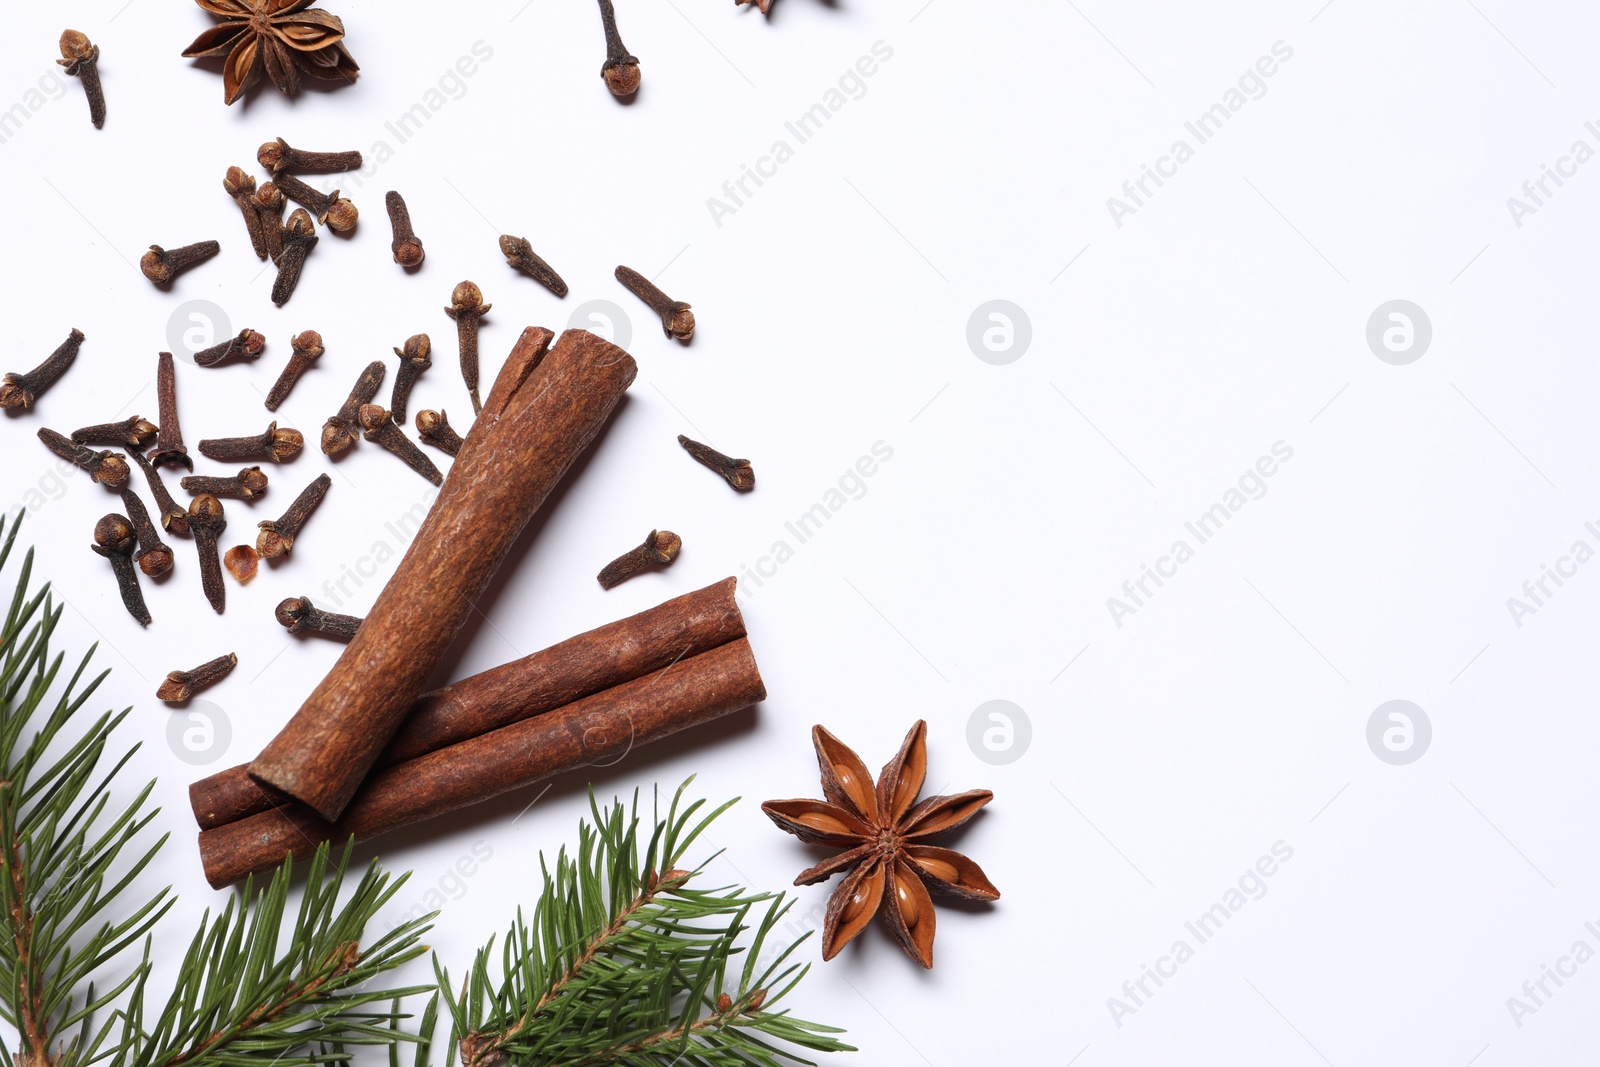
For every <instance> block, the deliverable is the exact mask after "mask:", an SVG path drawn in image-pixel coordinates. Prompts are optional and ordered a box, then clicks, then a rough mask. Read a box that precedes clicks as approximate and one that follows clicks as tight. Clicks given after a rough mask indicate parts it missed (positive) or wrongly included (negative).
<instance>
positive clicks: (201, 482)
mask: <svg viewBox="0 0 1600 1067" xmlns="http://www.w3.org/2000/svg"><path fill="white" fill-rule="evenodd" d="M178 484H179V485H181V486H183V488H184V489H185V490H187V491H188V492H191V493H196V494H210V495H211V496H236V497H238V498H239V499H240V500H246V501H249V500H254V499H255V498H256V497H258V496H260V495H261V494H262V493H265V492H266V491H267V476H266V474H265V473H264V472H263V471H262V470H261V468H260V467H246V468H244V469H243V470H241V471H240V472H239V473H238V474H234V475H229V476H228V477H226V478H216V477H210V476H206V475H193V474H191V475H190V476H189V477H187V478H184V479H183V480H182V481H180V482H179V483H178ZM189 508H190V512H191V515H192V513H193V510H194V505H193V504H191V505H189Z"/></svg>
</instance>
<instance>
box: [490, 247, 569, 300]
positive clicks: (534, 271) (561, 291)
mask: <svg viewBox="0 0 1600 1067" xmlns="http://www.w3.org/2000/svg"><path fill="white" fill-rule="evenodd" d="M500 252H501V254H502V255H504V256H505V257H506V264H507V266H510V267H513V268H515V269H517V270H520V271H521V272H522V273H524V274H526V275H527V276H528V277H530V278H532V279H533V280H534V281H536V282H538V283H539V284H540V285H542V286H544V287H545V288H546V289H548V290H550V291H551V292H552V293H554V294H556V295H557V296H561V297H564V296H566V295H567V283H566V282H564V281H562V280H561V275H559V274H557V273H556V272H555V270H554V269H552V268H551V266H550V264H548V263H546V262H545V261H544V260H542V259H540V258H539V256H538V255H537V254H536V253H535V252H534V250H533V246H532V245H531V244H529V243H528V239H527V238H526V237H513V236H511V235H510V234H509V233H505V234H501V235H500Z"/></svg>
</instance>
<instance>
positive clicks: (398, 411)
mask: <svg viewBox="0 0 1600 1067" xmlns="http://www.w3.org/2000/svg"><path fill="white" fill-rule="evenodd" d="M432 351H433V342H432V341H431V340H429V339H428V335H427V334H425V333H419V334H414V335H412V336H411V337H408V338H406V347H405V348H404V349H399V348H397V349H395V350H394V354H395V355H397V356H399V357H400V369H399V370H398V371H396V372H395V376H394V391H393V392H391V393H390V394H389V411H390V413H391V414H393V415H394V421H395V423H396V425H399V426H404V425H405V424H406V404H407V403H409V402H410V400H411V390H412V388H413V387H414V386H415V385H416V384H417V379H418V378H420V377H422V372H423V371H425V370H427V369H428V368H429V367H431V366H433V360H431V359H429V358H428V356H429V354H430V353H431V352H432Z"/></svg>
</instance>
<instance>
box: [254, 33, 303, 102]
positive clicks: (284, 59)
mask: <svg viewBox="0 0 1600 1067" xmlns="http://www.w3.org/2000/svg"><path fill="white" fill-rule="evenodd" d="M261 58H262V60H263V62H265V63H266V67H267V75H268V76H269V77H270V78H271V79H272V84H273V85H276V86H277V87H278V89H279V91H281V92H284V93H287V94H288V95H290V96H293V95H294V94H295V93H298V92H299V91H300V66H299V64H297V63H296V62H295V61H294V53H292V52H290V51H289V48H288V46H287V45H285V44H284V43H283V42H282V41H280V40H278V38H276V37H263V38H261Z"/></svg>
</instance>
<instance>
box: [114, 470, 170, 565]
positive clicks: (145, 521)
mask: <svg viewBox="0 0 1600 1067" xmlns="http://www.w3.org/2000/svg"><path fill="white" fill-rule="evenodd" d="M122 506H123V507H124V508H126V509H127V511H128V519H129V521H131V522H132V523H133V532H134V536H136V537H138V539H139V553H138V555H136V556H134V559H135V560H137V561H138V563H139V569H140V570H142V571H144V573H145V574H146V575H147V576H148V577H151V578H159V577H161V576H162V575H163V574H167V573H168V572H170V571H171V570H172V549H171V548H170V547H168V545H167V543H166V542H165V541H162V540H161V534H160V533H158V532H157V531H156V528H155V524H154V523H152V522H151V521H150V513H149V512H148V511H146V510H145V506H144V501H142V500H140V499H139V497H138V495H137V494H135V493H134V491H133V489H132V488H125V489H123V490H122Z"/></svg>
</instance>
